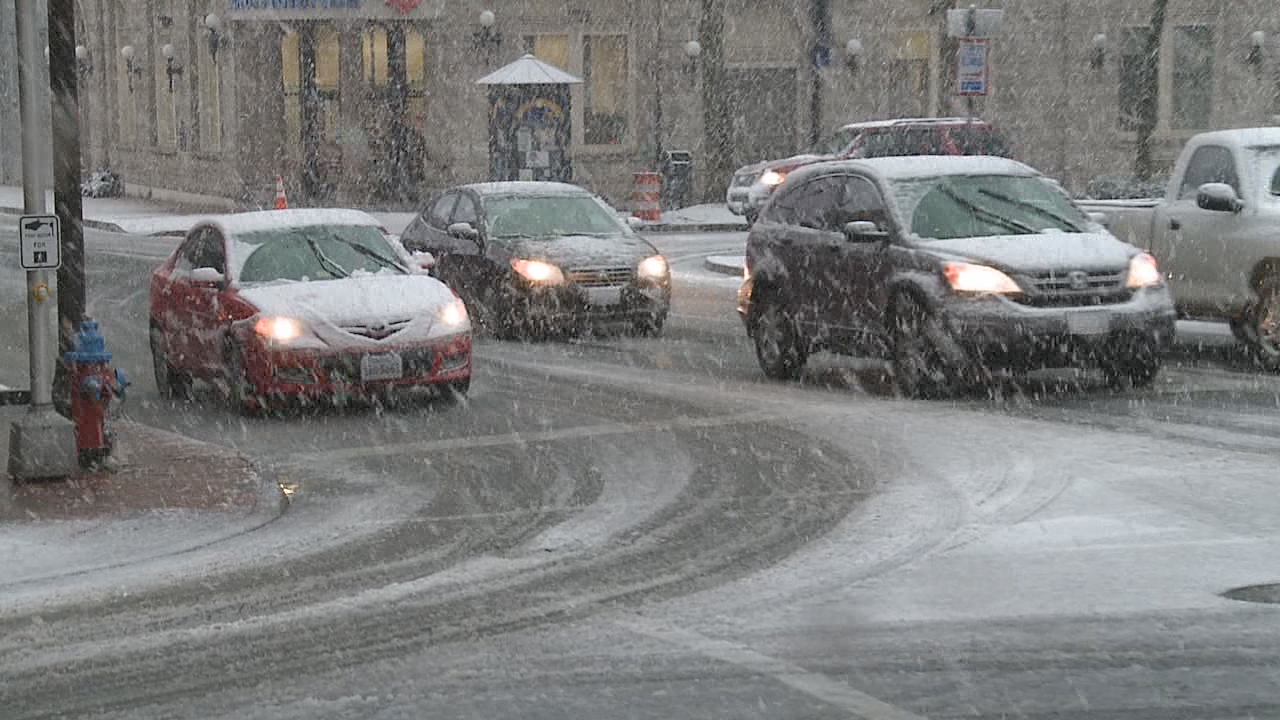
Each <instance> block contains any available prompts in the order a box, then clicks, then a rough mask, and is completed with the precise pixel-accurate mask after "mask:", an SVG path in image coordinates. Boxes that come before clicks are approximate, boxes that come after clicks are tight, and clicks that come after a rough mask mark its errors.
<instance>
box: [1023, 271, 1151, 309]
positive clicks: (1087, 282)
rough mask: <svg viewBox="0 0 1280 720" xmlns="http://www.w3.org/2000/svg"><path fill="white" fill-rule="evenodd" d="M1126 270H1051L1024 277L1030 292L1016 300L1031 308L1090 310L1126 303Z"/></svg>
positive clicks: (1130, 293) (1128, 290)
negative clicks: (1095, 306)
mask: <svg viewBox="0 0 1280 720" xmlns="http://www.w3.org/2000/svg"><path fill="white" fill-rule="evenodd" d="M1127 277H1128V271H1127V270H1089V271H1085V270H1077V271H1061V270H1049V271H1045V272H1037V273H1028V274H1027V275H1025V276H1024V283H1023V285H1024V287H1026V289H1027V292H1025V293H1023V294H1022V295H1019V296H1016V297H1015V298H1014V299H1015V300H1016V301H1017V302H1019V303H1022V304H1023V305H1029V306H1031V307H1088V306H1091V305H1113V304H1116V303H1122V302H1127V301H1128V300H1129V299H1130V298H1131V297H1133V291H1131V290H1130V289H1129V288H1127V287H1125V280H1126V278H1127Z"/></svg>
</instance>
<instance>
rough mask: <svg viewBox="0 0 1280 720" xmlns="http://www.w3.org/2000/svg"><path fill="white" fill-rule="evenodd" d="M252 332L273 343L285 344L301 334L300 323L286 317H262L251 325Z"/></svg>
mask: <svg viewBox="0 0 1280 720" xmlns="http://www.w3.org/2000/svg"><path fill="white" fill-rule="evenodd" d="M253 331H254V332H256V333H258V334H259V335H261V336H263V337H265V338H267V339H269V340H272V341H274V342H278V343H287V342H292V341H293V340H296V339H297V338H298V336H299V335H301V334H302V323H300V322H298V321H297V320H294V319H293V318H288V317H276V316H263V317H260V318H258V321H257V322H255V323H254V324H253Z"/></svg>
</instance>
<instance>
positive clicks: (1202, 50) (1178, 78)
mask: <svg viewBox="0 0 1280 720" xmlns="http://www.w3.org/2000/svg"><path fill="white" fill-rule="evenodd" d="M1170 94H1171V96H1172V100H1173V113H1172V115H1171V116H1170V118H1169V126H1170V127H1172V128H1174V129H1176V130H1199V129H1202V128H1207V127H1209V125H1210V118H1211V117H1212V116H1213V28H1211V27H1208V26H1206V25H1186V26H1181V27H1176V28H1174V29H1173V87H1172V92H1171V93H1170Z"/></svg>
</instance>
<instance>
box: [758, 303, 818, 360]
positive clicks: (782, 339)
mask: <svg viewBox="0 0 1280 720" xmlns="http://www.w3.org/2000/svg"><path fill="white" fill-rule="evenodd" d="M751 324H752V332H751V337H752V339H753V340H754V341H755V347H756V360H757V361H759V363H760V369H761V370H763V371H764V374H765V377H768V378H770V379H772V380H795V379H796V378H798V377H800V374H801V373H802V372H804V366H805V363H806V362H808V360H809V352H808V348H807V347H806V346H805V344H804V342H803V341H802V340H801V338H800V333H799V331H798V329H797V328H796V322H795V318H793V317H792V316H791V313H789V312H787V311H786V310H785V308H783V306H782V304H781V303H779V302H778V301H776V300H769V299H765V300H763V302H760V304H759V306H758V307H757V309H756V312H755V314H754V317H753V318H752V321H751Z"/></svg>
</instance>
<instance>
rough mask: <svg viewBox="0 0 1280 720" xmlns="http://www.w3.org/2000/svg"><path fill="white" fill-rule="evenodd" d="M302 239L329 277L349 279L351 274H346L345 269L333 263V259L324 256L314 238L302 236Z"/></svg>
mask: <svg viewBox="0 0 1280 720" xmlns="http://www.w3.org/2000/svg"><path fill="white" fill-rule="evenodd" d="M304 239H305V240H306V241H307V246H308V247H310V248H311V253H312V254H313V255H315V256H316V259H317V260H319V261H320V266H321V267H323V268H324V269H325V270H326V271H327V272H328V273H329V274H330V275H333V276H334V277H340V278H344V277H351V273H349V272H347V270H346V268H344V267H342V266H341V265H339V264H338V263H336V262H334V261H333V258H331V257H329V256H328V255H325V254H324V251H323V250H321V249H320V246H319V245H317V244H316V241H315V239H314V238H310V237H305V236H304Z"/></svg>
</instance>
